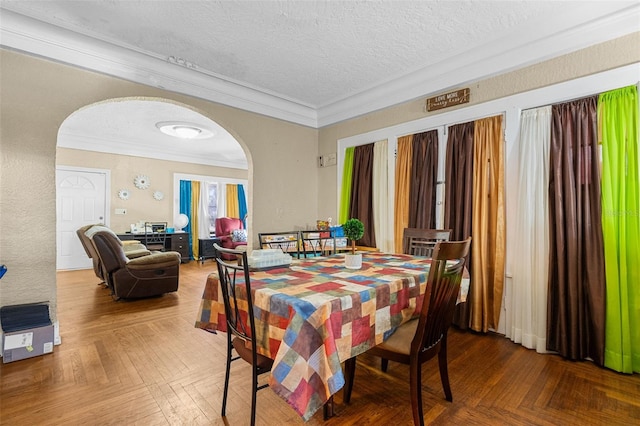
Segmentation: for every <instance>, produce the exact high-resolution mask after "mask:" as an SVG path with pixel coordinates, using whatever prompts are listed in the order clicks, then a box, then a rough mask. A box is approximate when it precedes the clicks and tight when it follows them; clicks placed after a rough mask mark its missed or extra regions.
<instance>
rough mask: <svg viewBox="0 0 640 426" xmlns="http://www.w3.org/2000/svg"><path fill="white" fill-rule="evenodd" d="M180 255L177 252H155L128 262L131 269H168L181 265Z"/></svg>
mask: <svg viewBox="0 0 640 426" xmlns="http://www.w3.org/2000/svg"><path fill="white" fill-rule="evenodd" d="M180 260H181V257H180V253H178V252H177V251H165V252H154V253H151V254H150V255H148V256H142V257H137V258H135V259H131V260H129V262H127V268H129V269H150V268H156V267H157V268H166V267H169V266H173V265H175V264H179V263H180Z"/></svg>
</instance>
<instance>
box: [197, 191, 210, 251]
mask: <svg viewBox="0 0 640 426" xmlns="http://www.w3.org/2000/svg"><path fill="white" fill-rule="evenodd" d="M198 216H199V218H198V238H199V239H202V240H204V239H207V238H209V235H210V232H209V224H210V223H211V219H210V218H209V183H207V182H201V183H200V199H199V200H198Z"/></svg>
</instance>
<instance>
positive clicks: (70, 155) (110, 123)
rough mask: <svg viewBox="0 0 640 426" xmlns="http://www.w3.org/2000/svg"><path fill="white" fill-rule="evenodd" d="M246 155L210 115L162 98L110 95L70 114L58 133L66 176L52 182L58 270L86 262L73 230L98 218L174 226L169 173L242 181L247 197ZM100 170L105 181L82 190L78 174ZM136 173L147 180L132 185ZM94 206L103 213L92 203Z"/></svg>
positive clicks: (59, 161) (116, 224)
mask: <svg viewBox="0 0 640 426" xmlns="http://www.w3.org/2000/svg"><path fill="white" fill-rule="evenodd" d="M161 123H170V124H179V125H183V126H185V127H193V128H197V129H201V130H202V131H203V132H202V133H203V134H202V135H200V136H199V137H195V138H191V139H183V138H179V137H175V136H171V135H167V134H165V133H163V132H161V131H160V127H161ZM245 152H248V150H247V149H246V145H244V144H242V142H241V141H238V140H237V139H236V138H235V137H233V136H232V135H231V134H230V133H229V132H228V131H227V130H226V129H224V128H223V127H222V126H220V125H219V124H218V123H216V122H215V121H214V120H212V119H211V118H209V117H206V116H205V115H204V114H202V113H200V112H199V111H196V110H194V109H193V108H192V107H190V106H188V105H183V104H178V103H175V102H173V101H169V100H166V99H160V98H119V99H110V100H106V101H103V102H99V103H95V104H91V105H88V106H86V107H84V108H81V109H79V110H78V111H76V112H74V113H73V114H71V115H70V116H69V117H67V119H66V120H65V121H64V122H63V123H62V125H61V126H60V129H59V131H58V138H57V149H56V154H57V155H56V175H57V176H58V174H59V173H62V172H65V173H66V176H65V177H66V180H65V179H63V178H60V179H58V178H57V179H56V184H57V185H58V183H62V182H65V185H66V187H65V189H64V190H61V189H60V188H58V187H57V191H56V213H57V216H56V217H57V219H56V236H57V252H58V258H57V262H58V263H60V262H61V261H62V260H63V259H66V264H63V265H60V264H59V265H58V269H85V268H89V267H90V263H89V262H88V259H87V258H86V254H85V253H84V250H83V249H82V246H81V244H80V242H79V241H78V238H77V236H76V235H75V229H78V228H79V227H80V226H82V225H86V224H90V223H98V222H102V223H105V224H107V225H108V226H110V227H111V228H112V229H113V230H114V231H116V232H125V231H126V230H128V229H129V228H130V226H131V224H135V223H139V222H140V221H144V220H161V221H166V222H168V223H171V224H173V223H174V221H175V217H174V216H175V211H176V209H175V205H176V203H178V202H179V199H178V198H177V197H178V194H175V193H174V190H173V188H174V185H173V176H174V175H175V174H192V175H201V176H214V177H220V178H222V179H223V180H226V181H234V180H238V181H245V182H247V197H248V198H249V197H251V188H250V185H248V184H249V170H248V164H249V161H248V158H247V154H246V153H245ZM101 173H104V174H105V178H104V181H105V185H104V186H103V187H101V188H100V187H96V188H93V187H92V188H89V189H90V191H87V189H88V187H87V185H89V184H88V183H87V181H86V179H83V178H87V177H89V178H90V177H93V176H96V174H97V175H100V174H101ZM140 177H144V178H146V185H142V186H140V185H138V186H136V182H139V180H140ZM58 181H60V182H58ZM70 182H78V183H79V182H83V184H84V186H76V187H74V185H70ZM89 186H91V185H89ZM58 194H60V196H58ZM96 197H97V198H98V199H96ZM100 197H103V198H100ZM101 201H103V202H102V203H101ZM100 205H104V207H103V210H100V209H99V208H97V207H99V206H100ZM249 215H251V212H249ZM74 258H75V259H76V262H75V263H74V261H73V259H74ZM83 260H84V263H83V262H82V261H83ZM61 266H62V267H61Z"/></svg>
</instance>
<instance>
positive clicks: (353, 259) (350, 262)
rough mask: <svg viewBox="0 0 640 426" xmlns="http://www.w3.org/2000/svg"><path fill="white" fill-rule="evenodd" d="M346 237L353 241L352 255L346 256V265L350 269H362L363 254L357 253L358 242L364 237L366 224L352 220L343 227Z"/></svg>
mask: <svg viewBox="0 0 640 426" xmlns="http://www.w3.org/2000/svg"><path fill="white" fill-rule="evenodd" d="M342 229H343V230H344V236H345V237H347V239H348V240H350V241H351V253H347V254H345V256H344V265H345V266H346V267H347V268H349V269H360V268H361V267H362V253H356V240H359V239H360V238H362V236H363V235H364V224H363V223H362V221H361V220H360V219H356V218H351V219H349V220H347V221H346V222H345V223H344V224H343V225H342Z"/></svg>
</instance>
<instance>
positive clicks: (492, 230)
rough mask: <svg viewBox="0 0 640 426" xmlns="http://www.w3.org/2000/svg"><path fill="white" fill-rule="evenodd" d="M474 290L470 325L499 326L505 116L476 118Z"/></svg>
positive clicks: (503, 244) (503, 243)
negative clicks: (503, 124) (503, 119)
mask: <svg viewBox="0 0 640 426" xmlns="http://www.w3.org/2000/svg"><path fill="white" fill-rule="evenodd" d="M473 145H474V157H473V165H474V167H473V223H472V232H471V233H472V235H473V241H472V242H471V246H472V247H473V259H474V268H473V280H472V281H471V287H472V288H473V293H472V294H470V296H469V298H468V301H470V303H471V322H470V327H471V329H473V330H475V331H482V332H485V333H486V332H487V331H489V329H490V328H493V329H494V330H497V329H498V321H499V320H500V309H501V307H502V291H503V288H504V263H505V248H506V239H505V227H506V222H505V204H504V137H503V130H502V116H501V115H498V116H495V117H489V118H484V119H482V120H476V122H475V125H474V132H473Z"/></svg>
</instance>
